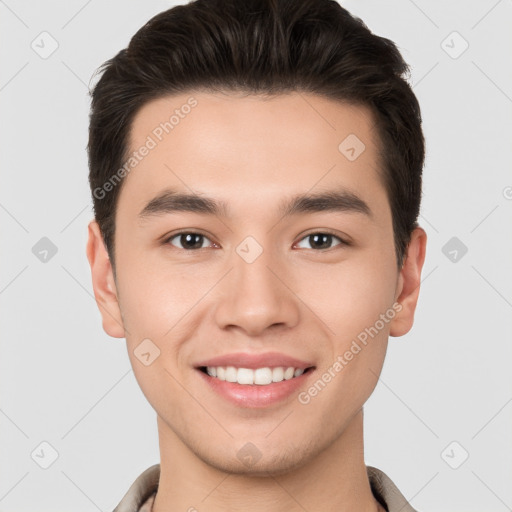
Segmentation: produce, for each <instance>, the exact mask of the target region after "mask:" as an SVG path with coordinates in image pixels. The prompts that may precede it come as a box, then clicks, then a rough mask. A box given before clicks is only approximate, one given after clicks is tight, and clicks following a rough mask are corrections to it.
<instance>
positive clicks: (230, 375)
mask: <svg viewBox="0 0 512 512" xmlns="http://www.w3.org/2000/svg"><path fill="white" fill-rule="evenodd" d="M237 373H238V372H237V370H236V368H235V367H234V366H228V367H227V368H226V380H227V381H228V382H236V375H237Z"/></svg>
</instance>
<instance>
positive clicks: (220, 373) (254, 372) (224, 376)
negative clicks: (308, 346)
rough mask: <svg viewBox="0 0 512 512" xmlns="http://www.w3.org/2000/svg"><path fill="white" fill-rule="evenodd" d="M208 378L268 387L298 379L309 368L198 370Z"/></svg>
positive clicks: (222, 367) (220, 367)
mask: <svg viewBox="0 0 512 512" xmlns="http://www.w3.org/2000/svg"><path fill="white" fill-rule="evenodd" d="M200 369H201V370H202V371H203V372H205V373H207V374H208V375H209V376H210V377H214V378H216V379H218V380H222V381H227V382H236V383H238V384H242V385H258V386H268V385H269V384H273V383H276V382H282V381H283V380H290V379H293V378H295V377H300V376H301V375H302V374H303V373H305V372H307V371H308V370H309V368H306V369H303V368H294V367H293V366H288V367H285V366H277V367H275V368H269V367H263V368H256V369H251V368H236V367H234V366H207V367H201V368H200Z"/></svg>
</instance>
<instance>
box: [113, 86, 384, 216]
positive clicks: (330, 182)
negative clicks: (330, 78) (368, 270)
mask: <svg viewBox="0 0 512 512" xmlns="http://www.w3.org/2000/svg"><path fill="white" fill-rule="evenodd" d="M378 143H379V141H378V136H377V131H376V127H375V119H374V117H373V115H372V112H371V110H370V109H369V108H367V107H364V106H360V105H352V104H348V103H346V102H339V101H334V100H331V99H327V98H324V97H321V96H318V95H312V94H306V93H289V94H283V95H277V96H273V97H265V96H259V95H242V94H240V93H220V92H219V93H209V92H190V93H183V94H179V95H171V96H166V97H163V98H160V99H157V100H153V101H151V102H149V103H147V104H146V105H144V106H143V107H142V108H141V109H140V110H139V112H138V113H137V115H136V116H135V118H134V120H133V122H132V126H131V131H130V136H129V150H130V154H137V156H136V161H135V160H133V164H134V165H133V166H132V167H130V170H129V173H128V175H127V176H126V178H125V180H126V183H125V184H124V187H123V189H124V190H123V193H122V194H121V196H123V195H124V196H127V197H128V199H129V202H130V203H131V204H134V205H138V206H140V207H142V206H143V203H144V200H147V199H148V198H150V197H152V196H155V195H156V194H157V193H158V192H159V191H161V190H162V189H164V188H174V189H182V190H183V191H187V192H193V191H196V190H198V191H201V190H203V189H204V190H208V193H209V195H215V196H216V197H219V198H221V199H229V198H231V199H233V200H234V201H236V200H238V201H239V202H240V204H243V202H244V201H245V200H246V198H247V197H248V196H251V197H254V196H255V195H257V196H258V197H260V198H262V199H264V198H265V197H267V196H269V197H270V196H271V195H272V196H275V195H277V194H278V193H280V192H281V193H282V191H283V190H286V191H287V192H290V194H293V193H304V192H306V191H309V190H315V189H322V190H325V189H329V188H330V187H335V188H339V185H342V186H344V187H346V188H347V189H348V190H349V191H352V192H354V193H357V192H359V193H360V194H362V195H365V196H366V197H367V199H369V200H372V199H371V198H370V196H373V200H375V198H376V197H377V198H378V197H380V198H381V199H382V198H383V197H384V196H385V190H384V186H383V180H382V177H381V175H382V173H381V171H380V163H379V157H378ZM144 148H148V149H144ZM142 153H144V155H143V156H141V154H142ZM120 201H121V199H120ZM262 204H263V203H262Z"/></svg>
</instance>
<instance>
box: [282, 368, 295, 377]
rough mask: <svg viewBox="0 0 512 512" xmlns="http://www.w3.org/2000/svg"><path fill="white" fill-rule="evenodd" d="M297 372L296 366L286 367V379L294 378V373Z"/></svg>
mask: <svg viewBox="0 0 512 512" xmlns="http://www.w3.org/2000/svg"><path fill="white" fill-rule="evenodd" d="M294 372H295V368H292V367H290V368H286V370H285V372H284V379H285V380H290V379H291V378H293V374H294Z"/></svg>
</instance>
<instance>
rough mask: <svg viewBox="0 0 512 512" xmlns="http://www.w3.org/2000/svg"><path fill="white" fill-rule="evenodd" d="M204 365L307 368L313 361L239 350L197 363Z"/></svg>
mask: <svg viewBox="0 0 512 512" xmlns="http://www.w3.org/2000/svg"><path fill="white" fill-rule="evenodd" d="M204 366H235V367H236V368H250V369H253V370H255V369H257V368H266V367H274V368H275V367H278V366H283V367H285V368H289V367H290V366H292V367H293V368H295V369H297V368H300V369H302V370H305V369H306V368H309V367H311V366H313V363H309V362H307V361H302V360H300V359H297V358H295V357H291V356H287V355H286V354H280V353H279V352H265V353H263V354H248V353H246V352H237V353H233V354H224V355H222V356H217V357H213V358H211V359H207V360H204V361H202V362H200V363H198V364H197V365H196V367H198V368H199V367H204Z"/></svg>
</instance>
